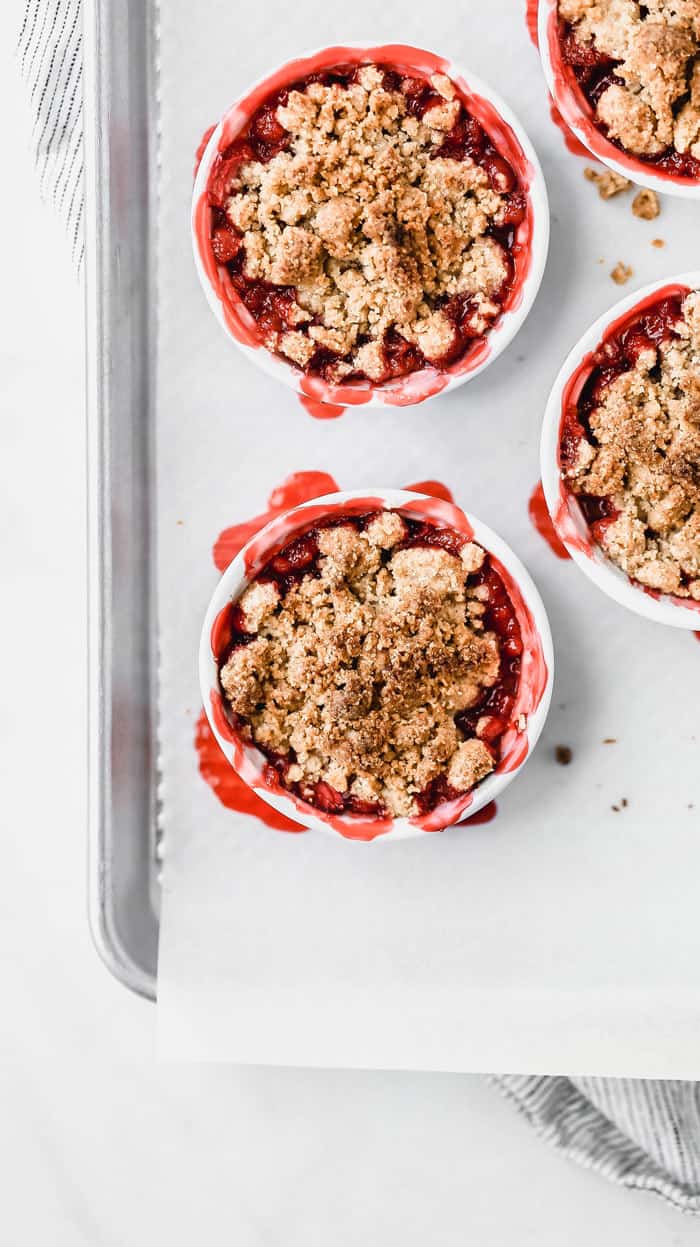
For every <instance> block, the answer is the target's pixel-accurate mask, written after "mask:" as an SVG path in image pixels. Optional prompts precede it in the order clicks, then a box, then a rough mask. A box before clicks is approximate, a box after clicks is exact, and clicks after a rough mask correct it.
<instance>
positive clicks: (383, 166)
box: [225, 65, 524, 382]
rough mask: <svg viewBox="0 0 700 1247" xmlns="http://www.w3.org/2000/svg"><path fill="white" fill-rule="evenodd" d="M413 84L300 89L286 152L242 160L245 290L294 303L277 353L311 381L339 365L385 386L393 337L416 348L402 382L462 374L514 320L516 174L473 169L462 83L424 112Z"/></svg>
mask: <svg viewBox="0 0 700 1247" xmlns="http://www.w3.org/2000/svg"><path fill="white" fill-rule="evenodd" d="M394 79H396V81H394ZM405 81H408V82H409V84H413V86H414V87H415V86H416V83H417V80H415V79H410V80H400V79H399V77H398V75H394V77H393V78H392V79H389V78H387V76H386V74H385V72H384V71H383V69H381V68H380V67H378V66H373V65H367V66H363V67H361V68H360V69H359V70H358V71H357V73H356V75H355V76H354V77H353V78H351V79H350V80H349V81H348V82H347V83H345V82H338V81H331V82H328V83H327V84H324V83H323V82H320V81H310V82H308V83H305V84H300V89H292V90H290V91H289V93H288V94H287V95H286V97H285V98H284V100H283V102H281V103H279V104H278V105H277V107H276V109H275V113H274V118H273V121H272V124H273V126H276V127H277V129H278V130H279V132H280V134H282V135H283V139H282V140H280V141H279V142H278V144H277V149H275V154H273V155H272V157H271V158H269V153H268V152H266V153H265V156H266V158H265V159H248V160H246V161H244V162H243V163H240V164H239V165H238V167H237V170H236V173H235V177H234V179H233V182H232V184H231V188H230V189H231V193H230V195H229V196H228V198H227V199H226V202H225V211H226V214H227V217H228V222H229V224H230V225H231V226H233V227H234V228H235V230H236V231H237V232H238V233H239V234H240V235H241V237H242V251H241V258H242V269H241V272H242V275H243V277H244V278H246V279H247V280H248V281H252V282H257V283H270V284H271V285H272V286H274V287H285V288H287V289H288V290H289V291H290V292H291V295H292V297H291V300H290V302H289V303H288V304H287V306H286V307H285V309H284V315H285V325H284V327H283V328H282V329H280V328H279V326H276V325H275V323H274V321H272V322H271V323H270V324H269V325H267V326H265V332H264V340H265V343H266V345H267V346H268V348H269V349H270V350H273V351H277V352H279V353H281V354H282V355H284V356H285V357H286V358H287V359H289V360H291V361H292V362H294V363H295V364H297V365H298V366H299V367H300V368H308V367H311V368H313V366H314V364H313V361H314V360H318V359H323V361H324V362H323V368H324V375H325V376H326V378H327V380H329V381H333V382H337V381H340V380H341V379H343V378H344V377H347V376H350V375H351V374H361V375H363V376H366V377H367V378H369V379H370V380H372V381H380V380H383V379H385V378H386V376H387V369H388V367H389V365H388V363H387V354H386V340H387V335H388V334H396V335H398V336H399V338H400V340H401V343H402V346H403V348H405V347H406V344H408V346H409V347H411V348H413V349H414V358H412V359H411V360H410V361H409V363H408V364H407V363H406V359H407V356H406V352H405V349H404V358H403V363H402V365H401V368H400V369H399V370H400V371H406V370H411V369H413V368H415V367H419V366H423V365H424V364H425V362H426V361H427V362H429V363H440V362H443V363H444V362H448V361H451V360H452V359H454V358H456V357H457V356H458V355H459V354H461V353H462V352H463V351H464V349H466V346H467V345H468V342H469V340H471V339H472V338H475V337H479V336H481V335H482V334H483V333H484V332H486V330H487V329H488V328H489V326H490V325H491V324H492V323H493V321H494V320H495V319H496V317H497V316H498V315H499V313H500V311H501V305H500V303H499V294H500V293H501V291H502V290H503V288H504V285H505V284H506V283H507V282H509V281H510V280H511V278H512V265H511V262H510V257H509V255H508V252H507V248H506V246H504V245H503V242H502V240H499V238H497V237H495V236H494V232H497V231H498V229H499V228H507V227H508V225H509V224H512V221H513V220H514V219H515V218H514V215H513V214H514V213H515V215H516V216H517V214H518V212H520V213H521V217H520V219H522V214H523V213H524V207H523V206H522V205H521V206H518V205H515V206H514V197H513V195H512V194H510V192H512V191H513V190H514V189H515V190H516V192H517V187H516V184H515V175H514V174H513V171H512V169H511V168H510V166H509V165H507V163H506V162H505V161H504V160H501V159H499V158H498V157H497V156H496V155H495V153H493V155H494V159H493V160H491V161H490V163H489V162H482V163H479V162H478V161H477V160H476V159H472V158H470V156H469V155H466V154H465V152H464V150H463V151H462V152H461V153H460V154H459V155H458V157H457V155H456V148H455V144H456V141H457V140H456V138H455V134H456V131H455V127H456V126H457V127H458V126H459V125H462V126H463V125H464V123H465V118H466V114H465V110H464V106H463V105H462V103H461V102H460V100H459V99H458V98H457V96H456V92H455V88H454V86H453V84H452V83H451V82H450V80H449V79H448V78H446V77H445V76H444V75H440V74H438V75H435V76H434V77H433V78H432V79H431V83H430V86H429V87H426V84H421V83H418V84H417V85H418V86H419V87H424V88H425V89H426V90H428V91H429V96H430V98H429V99H428V100H427V104H428V105H429V106H428V107H426V108H425V111H422V112H420V114H419V115H417V113H416V109H415V108H413V109H412V107H411V97H410V95H409V94H408V93H407V88H406V87H405ZM474 124H475V125H476V123H474ZM477 129H479V127H478V126H477ZM481 134H482V135H483V131H481ZM460 135H461V137H460V142H463V140H464V135H463V134H461V132H460ZM443 147H444V149H445V150H444V153H443V150H442V149H443ZM491 150H492V149H491ZM523 203H524V201H523ZM455 297H459V298H461V299H462V301H463V304H462V308H455V309H454V312H455V314H453V315H451V314H450V309H449V307H448V306H447V305H448V304H449V301H450V300H451V299H454V298H455ZM467 299H468V301H469V306H468V325H466V326H465V324H464V312H463V305H464V301H465V300H467ZM254 314H255V313H254ZM460 316H461V317H462V320H461V321H460ZM319 352H323V353H324V354H322V355H319ZM418 352H420V355H418ZM389 375H391V372H389Z"/></svg>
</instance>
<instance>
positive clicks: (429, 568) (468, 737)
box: [220, 511, 522, 816]
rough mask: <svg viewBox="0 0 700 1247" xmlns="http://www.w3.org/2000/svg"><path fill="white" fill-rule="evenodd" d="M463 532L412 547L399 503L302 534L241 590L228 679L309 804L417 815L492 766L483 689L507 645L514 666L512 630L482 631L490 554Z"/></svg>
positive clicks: (248, 727) (232, 706) (224, 674)
mask: <svg viewBox="0 0 700 1247" xmlns="http://www.w3.org/2000/svg"><path fill="white" fill-rule="evenodd" d="M424 527H425V526H424ZM433 531H435V532H438V533H441V534H442V535H443V536H444V534H445V533H446V532H447V533H451V530H433ZM456 536H457V535H456V534H454V533H451V537H449V539H448V540H447V545H448V546H449V547H450V548H444V547H441V545H439V544H433V545H422V544H417V545H407V544H406V542H407V539H410V530H409V528H408V526H407V522H406V521H405V520H404V519H403V518H402V516H400V515H399V514H398V513H397V512H392V511H381V512H378V513H377V512H375V513H373V514H372V515H370V516H366V517H363V518H362V519H361V520H360V521H357V520H354V521H348V522H345V521H343V522H341V523H336V524H334V525H333V526H329V527H325V528H319V529H316V530H314V532H313V534H312V535H311V537H310V538H309V537H301V538H299V539H297V540H296V542H295V543H292V544H291V545H290V546H289V547H288V548H286V549H285V551H283V552H282V554H281V555H280V556H277V558H276V559H273V560H272V562H271V564H270V565H269V573H268V569H266V570H265V571H264V572H263V573H262V574H261V577H260V578H258V579H257V580H255V581H253V582H252V583H251V584H250V585H249V586H248V588H247V589H246V590H245V592H244V594H243V595H242V596H241V598H240V599H239V601H238V603H237V607H236V609H237V612H238V615H237V624H236V627H237V629H238V637H237V638H236V639H235V640H234V644H233V647H232V648H231V649H230V652H229V653H228V655H227V656H225V660H224V661H223V663H222V665H221V667H220V681H221V687H222V689H223V692H224V695H225V698H226V700H227V703H228V707H229V711H230V712H232V713H233V715H234V716H236V721H237V724H238V725H239V728H240V729H241V730H243V732H244V734H248V736H249V738H250V739H252V741H254V742H255V743H256V744H257V745H258V746H259V747H260V748H261V749H262V750H263V752H264V753H265V754H266V755H267V757H268V758H269V759H270V760H271V763H272V764H273V765H275V767H276V769H277V773H278V776H279V777H280V779H281V782H282V783H283V784H284V785H285V786H286V787H289V788H292V789H293V790H294V791H296V792H298V793H299V795H300V796H301V797H302V798H303V799H305V800H307V801H310V802H311V803H313V804H316V805H319V806H320V807H321V808H324V809H329V810H338V811H342V810H349V811H351V812H352V811H355V812H369V813H373V814H376V813H388V814H390V815H393V816H405V815H413V814H416V813H421V812H424V811H425V810H426V809H427V808H431V807H432V805H434V804H436V803H437V801H438V800H441V799H446V798H449V797H451V796H452V797H454V796H456V795H458V794H460V793H464V792H467V791H469V790H470V789H471V788H472V787H473V786H474V785H475V784H477V783H478V782H479V781H480V780H481V779H483V778H484V777H485V776H486V775H488V774H489V772H490V771H491V770H492V769H493V768H494V765H495V759H496V758H497V756H498V755H497V751H496V746H495V738H497V737H498V735H499V733H502V732H503V731H504V730H505V728H506V726H507V723H506V721H503V722H501V721H500V720H495V719H494V716H493V713H492V712H491V711H490V710H489V708H488V698H489V694H490V693H491V694H493V692H494V689H495V688H496V686H497V685H498V683H499V680H502V679H503V675H504V672H503V669H502V658H503V657H504V656H505V655H507V654H508V652H510V655H511V657H510V659H509V663H510V666H509V670H510V672H511V674H512V673H513V672H515V673H516V675H517V672H519V662H520V659H519V656H518V655H519V654H520V651H521V648H522V647H521V644H520V634H519V630H518V629H517V626H514V625H512V624H508V626H507V628H506V629H505V632H507V634H508V637H509V638H510V644H508V643H506V646H505V651H504V648H503V647H504V642H503V641H502V639H501V638H500V637H499V636H498V635H497V634H496V632H495V631H492V630H491V629H490V628H489V627H488V626H487V625H488V622H489V620H488V601H489V596H490V595H489V589H488V585H487V582H486V580H485V572H486V570H487V563H488V556H487V555H486V553H485V551H484V550H483V549H482V548H481V547H480V546H479V545H477V544H475V543H473V542H467V541H465V540H464V539H463V538H462V539H461V540H460V543H459V545H455V538H456ZM428 539H430V536H429V537H428ZM438 540H439V538H438ZM280 560H281V561H280ZM290 569H291V571H290ZM275 575H276V576H277V579H274V578H269V577H274V576H275ZM499 583H500V582H499ZM516 683H517V679H516ZM513 697H514V694H513ZM460 716H461V717H460ZM467 719H468V720H469V724H470V725H469V726H467V723H466V720H467ZM494 723H495V725H496V726H495V728H494ZM458 724H459V726H458Z"/></svg>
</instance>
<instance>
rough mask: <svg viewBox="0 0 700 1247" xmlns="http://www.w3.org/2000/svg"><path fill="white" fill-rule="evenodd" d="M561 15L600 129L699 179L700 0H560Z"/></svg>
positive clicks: (565, 46) (566, 54) (646, 158)
mask: <svg viewBox="0 0 700 1247" xmlns="http://www.w3.org/2000/svg"><path fill="white" fill-rule="evenodd" d="M558 13H559V41H560V46H561V53H562V59H563V61H564V64H565V65H568V66H569V67H570V69H571V71H572V73H573V75H574V77H575V78H576V81H577V83H578V86H579V88H580V90H581V91H582V93H583V95H584V97H585V99H586V101H587V103H588V105H589V107H590V109H591V112H592V116H593V120H594V122H595V124H596V125H597V126H598V128H599V129H600V130H601V132H602V133H603V134H604V135H605V136H606V137H607V138H608V139H609V141H610V142H611V143H613V144H614V145H615V146H616V147H618V148H621V149H622V150H623V151H625V152H627V153H629V154H630V155H632V156H634V157H635V158H636V159H638V160H641V161H643V162H644V163H646V164H649V165H650V166H654V167H655V168H657V169H659V170H661V171H664V172H666V173H668V174H671V175H672V176H675V177H684V178H688V179H692V180H697V179H698V178H700V0H647V3H645V4H638V3H637V0H559V5H558Z"/></svg>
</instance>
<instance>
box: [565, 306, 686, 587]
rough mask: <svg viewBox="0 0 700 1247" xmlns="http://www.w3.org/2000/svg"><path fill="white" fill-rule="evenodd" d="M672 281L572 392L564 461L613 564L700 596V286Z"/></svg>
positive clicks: (609, 343)
mask: <svg viewBox="0 0 700 1247" xmlns="http://www.w3.org/2000/svg"><path fill="white" fill-rule="evenodd" d="M672 289H673V293H665V294H663V293H662V294H660V296H659V298H658V300H657V301H656V302H653V301H650V302H649V303H647V305H646V307H645V308H644V309H643V311H641V312H640V309H639V308H637V309H636V310H635V311H633V312H632V313H630V315H629V316H628V317H627V318H626V319H625V320H624V321H623V322H622V323H621V324H618V325H617V326H615V327H613V330H612V331H611V332H610V333H609V334H608V335H607V336H606V337H605V339H604V340H603V342H602V344H601V345H600V346H599V347H598V349H597V350H596V351H595V353H594V354H593V356H592V360H591V361H590V365H591V366H590V371H589V372H588V374H587V375H585V380H584V382H583V385H582V387H581V386H579V385H578V383H576V389H578V398H577V399H576V400H575V401H572V402H568V401H567V400H566V397H565V402H564V411H563V421H562V430H561V443H560V462H561V471H562V478H563V481H564V483H565V485H566V486H567V488H568V489H569V490H570V491H571V492H572V493H573V494H575V496H576V498H577V500H578V503H579V505H580V507H581V511H582V512H583V515H584V516H585V518H586V520H587V522H588V524H589V527H590V531H591V534H592V536H593V537H594V538H595V540H596V541H597V542H599V544H600V545H601V547H602V549H603V550H604V552H605V554H606V555H607V556H608V558H610V559H611V560H612V562H613V563H615V564H616V565H617V566H618V567H620V568H621V569H622V570H623V571H624V572H626V573H627V575H628V576H629V577H630V578H631V579H632V580H633V581H636V582H638V583H639V584H640V585H643V586H644V587H646V588H647V589H650V590H652V591H654V592H658V593H663V594H671V595H673V596H675V597H678V598H686V599H688V598H690V599H694V600H695V601H700V292H698V291H692V292H690V291H688V290H683V289H681V288H679V287H676V288H672ZM570 392H571V393H572V394H573V393H575V392H576V390H575V389H574V390H571V391H570Z"/></svg>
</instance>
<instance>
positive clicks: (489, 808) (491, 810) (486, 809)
mask: <svg viewBox="0 0 700 1247" xmlns="http://www.w3.org/2000/svg"><path fill="white" fill-rule="evenodd" d="M497 814H498V806H497V805H496V802H495V801H489V802H488V803H487V804H486V805H485V806H483V807H482V809H480V810H477V812H476V814H472V816H471V818H463V819H462V821H461V823H458V824H457V826H458V827H466V826H467V824H471V826H472V827H478V826H479V825H480V824H481V823H492V822H493V820H494V818H495V817H496V815H497Z"/></svg>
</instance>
